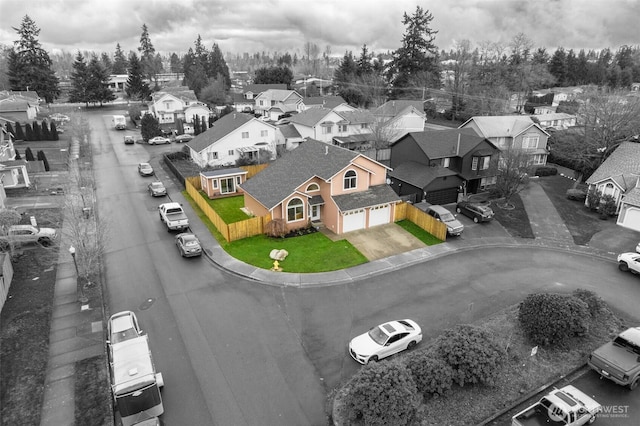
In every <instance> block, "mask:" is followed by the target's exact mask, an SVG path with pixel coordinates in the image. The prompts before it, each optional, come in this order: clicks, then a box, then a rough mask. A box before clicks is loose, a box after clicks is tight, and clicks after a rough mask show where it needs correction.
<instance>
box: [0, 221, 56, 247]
mask: <svg viewBox="0 0 640 426" xmlns="http://www.w3.org/2000/svg"><path fill="white" fill-rule="evenodd" d="M57 237H58V234H57V233H56V230H55V229H53V228H37V227H35V226H33V225H12V226H10V227H9V229H8V230H7V234H6V235H0V246H4V247H6V246H7V245H8V243H9V242H12V243H18V244H28V243H39V244H41V245H43V246H49V245H51V244H53V242H54V241H55V240H56V238H57Z"/></svg>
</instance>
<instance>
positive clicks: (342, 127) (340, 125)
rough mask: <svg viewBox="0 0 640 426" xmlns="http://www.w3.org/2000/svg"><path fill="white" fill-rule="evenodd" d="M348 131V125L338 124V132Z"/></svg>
mask: <svg viewBox="0 0 640 426" xmlns="http://www.w3.org/2000/svg"><path fill="white" fill-rule="evenodd" d="M346 131H347V125H346V124H338V132H340V133H344V132H346Z"/></svg>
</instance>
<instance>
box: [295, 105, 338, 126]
mask: <svg viewBox="0 0 640 426" xmlns="http://www.w3.org/2000/svg"><path fill="white" fill-rule="evenodd" d="M330 112H331V110H330V109H328V108H309V109H308V110H305V111H302V112H300V113H298V114H296V115H293V116H291V117H289V122H290V123H294V124H301V125H303V126H307V127H313V126H315V125H316V124H318V123H319V122H320V121H321V120H322V119H323V118H324V117H326V116H327V115H328V114H329V113H330Z"/></svg>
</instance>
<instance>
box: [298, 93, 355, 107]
mask: <svg viewBox="0 0 640 426" xmlns="http://www.w3.org/2000/svg"><path fill="white" fill-rule="evenodd" d="M341 106H346V108H341ZM318 107H321V108H328V109H334V110H335V109H336V108H338V109H344V110H346V109H351V110H353V109H354V108H353V107H351V106H349V104H348V103H347V101H345V100H344V99H343V98H342V96H310V97H308V98H302V110H306V109H309V108H318Z"/></svg>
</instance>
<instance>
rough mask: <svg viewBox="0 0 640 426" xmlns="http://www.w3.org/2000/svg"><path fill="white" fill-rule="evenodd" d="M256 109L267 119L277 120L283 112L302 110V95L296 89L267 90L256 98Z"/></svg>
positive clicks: (289, 112)
mask: <svg viewBox="0 0 640 426" xmlns="http://www.w3.org/2000/svg"><path fill="white" fill-rule="evenodd" d="M254 110H255V112H256V114H260V115H262V116H263V117H264V118H265V119H267V120H272V121H277V120H278V119H279V117H280V116H281V115H283V114H291V113H297V112H300V111H301V110H302V96H300V94H299V93H298V92H296V91H295V90H278V89H269V90H265V91H264V92H261V93H260V94H259V95H258V96H257V97H256V98H255V106H254Z"/></svg>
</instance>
